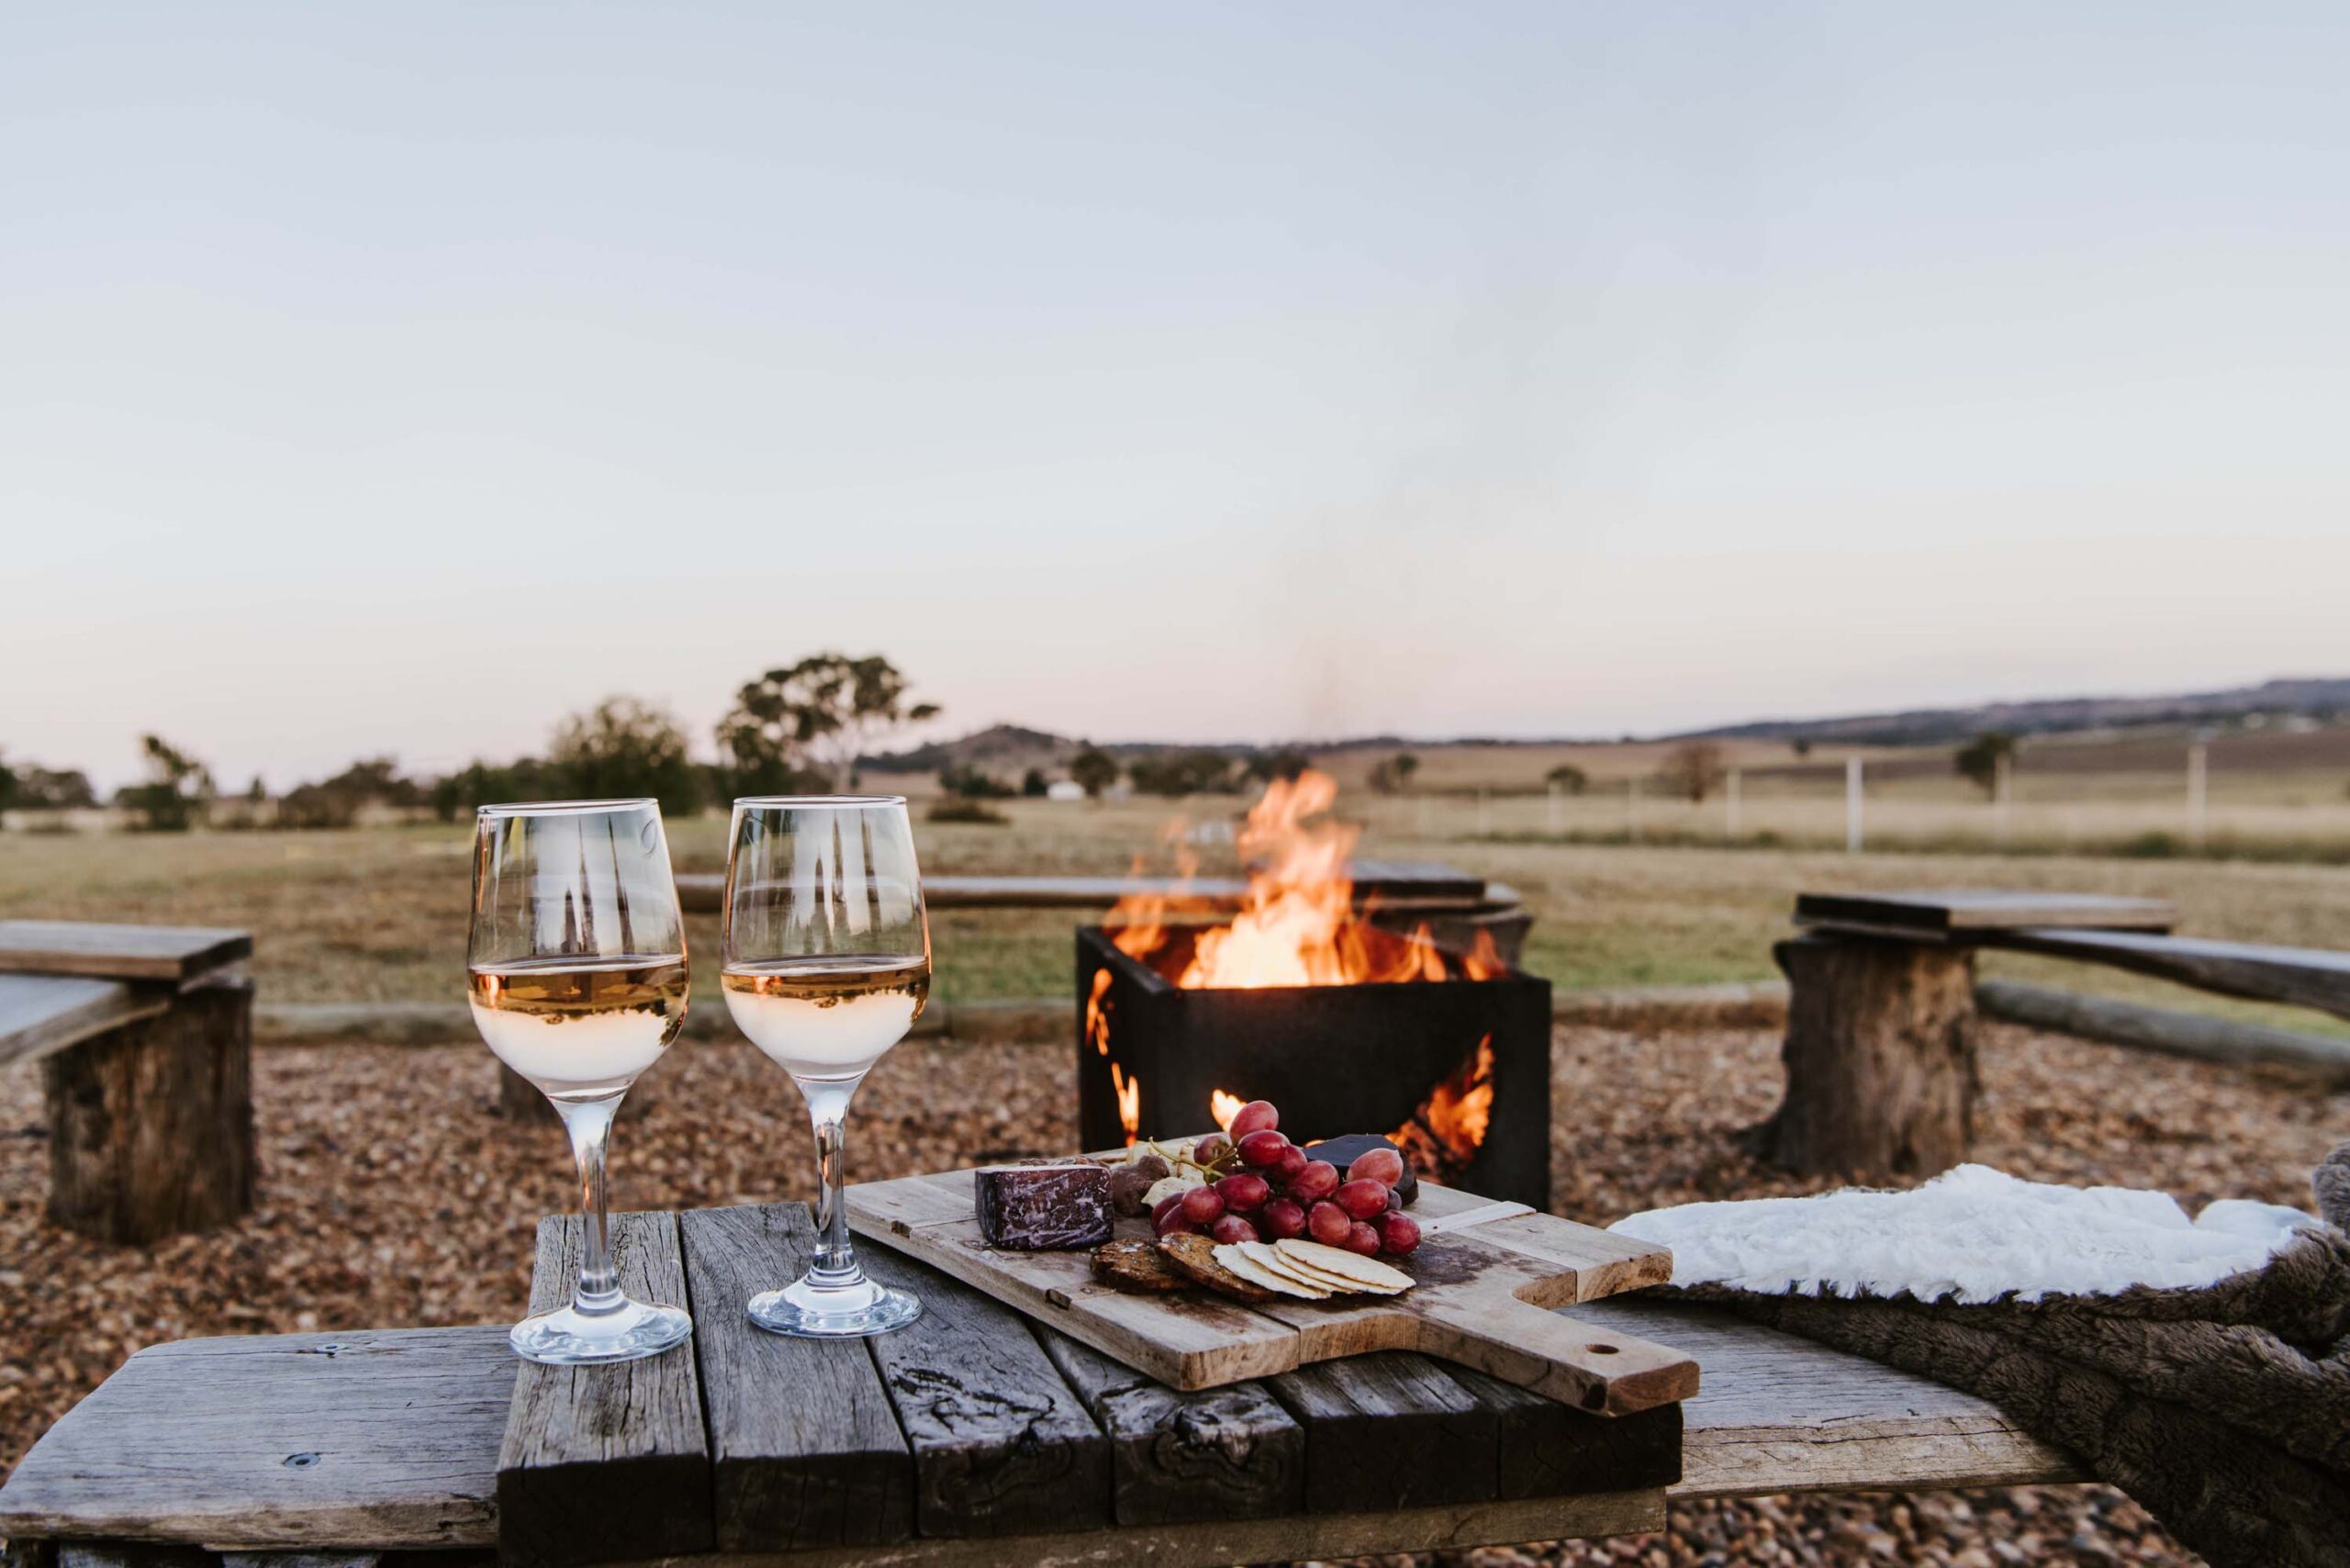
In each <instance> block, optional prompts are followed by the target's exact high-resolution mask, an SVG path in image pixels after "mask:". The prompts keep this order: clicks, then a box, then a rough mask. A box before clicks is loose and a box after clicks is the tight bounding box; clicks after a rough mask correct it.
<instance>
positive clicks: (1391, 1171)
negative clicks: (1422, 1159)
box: [1347, 1148, 1404, 1187]
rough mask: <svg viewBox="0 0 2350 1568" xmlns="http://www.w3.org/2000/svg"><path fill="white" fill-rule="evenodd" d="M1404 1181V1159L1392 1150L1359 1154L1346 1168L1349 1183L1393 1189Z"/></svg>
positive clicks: (1384, 1149)
mask: <svg viewBox="0 0 2350 1568" xmlns="http://www.w3.org/2000/svg"><path fill="white" fill-rule="evenodd" d="M1403 1179H1404V1157H1403V1156H1402V1155H1400V1154H1398V1153H1396V1152H1395V1151H1394V1150H1393V1149H1392V1148H1374V1149H1371V1150H1370V1151H1369V1152H1368V1153H1364V1154H1359V1155H1357V1156H1356V1157H1355V1162H1354V1163H1353V1164H1352V1165H1349V1166H1348V1167H1347V1180H1348V1181H1349V1182H1378V1183H1379V1184H1380V1185H1381V1186H1382V1187H1393V1185H1395V1184H1396V1183H1397V1182H1401V1181H1402V1180H1403Z"/></svg>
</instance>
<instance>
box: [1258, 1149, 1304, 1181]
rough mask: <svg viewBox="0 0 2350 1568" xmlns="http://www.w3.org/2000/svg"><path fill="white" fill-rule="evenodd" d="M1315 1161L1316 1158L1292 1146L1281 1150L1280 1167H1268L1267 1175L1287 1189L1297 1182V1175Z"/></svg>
mask: <svg viewBox="0 0 2350 1568" xmlns="http://www.w3.org/2000/svg"><path fill="white" fill-rule="evenodd" d="M1313 1159H1314V1157H1313V1156H1312V1155H1310V1154H1308V1153H1306V1152H1305V1150H1304V1149H1302V1148H1298V1147H1297V1145H1295V1144H1292V1145H1290V1146H1289V1147H1288V1148H1285V1149H1283V1150H1281V1163H1280V1164H1279V1165H1274V1166H1269V1167H1267V1169H1266V1174H1268V1175H1270V1177H1271V1178H1272V1179H1273V1180H1274V1181H1276V1182H1280V1183H1281V1185H1282V1186H1284V1187H1286V1186H1288V1185H1289V1184H1290V1183H1291V1182H1294V1181H1296V1180H1297V1173H1298V1172H1299V1171H1301V1170H1304V1169H1305V1168H1306V1166H1307V1165H1308V1164H1309V1163H1311V1162H1312V1160H1313Z"/></svg>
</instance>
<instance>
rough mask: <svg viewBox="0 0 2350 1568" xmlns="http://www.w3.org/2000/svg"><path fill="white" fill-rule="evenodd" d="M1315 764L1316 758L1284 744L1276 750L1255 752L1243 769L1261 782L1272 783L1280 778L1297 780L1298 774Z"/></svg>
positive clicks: (1288, 780) (1289, 781) (1291, 780)
mask: <svg viewBox="0 0 2350 1568" xmlns="http://www.w3.org/2000/svg"><path fill="white" fill-rule="evenodd" d="M1313 766H1314V759H1313V758H1312V757H1310V756H1306V755H1305V754H1304V752H1302V751H1299V750H1298V749H1297V748H1295V747H1294V746H1282V747H1281V748H1280V749H1279V750H1276V751H1260V752H1257V753H1254V754H1253V755H1251V756H1249V758H1248V761H1247V762H1246V763H1245V764H1243V765H1242V767H1241V771H1242V772H1243V773H1244V774H1246V775H1247V776H1248V778H1253V779H1255V780H1256V781H1257V782H1258V783H1259V784H1270V783H1271V782H1272V781H1273V780H1274V779H1276V778H1278V779H1280V780H1281V782H1283V783H1285V784H1294V783H1296V782H1297V778H1298V775H1299V774H1301V773H1304V771H1305V770H1306V769H1307V768H1309V767H1313Z"/></svg>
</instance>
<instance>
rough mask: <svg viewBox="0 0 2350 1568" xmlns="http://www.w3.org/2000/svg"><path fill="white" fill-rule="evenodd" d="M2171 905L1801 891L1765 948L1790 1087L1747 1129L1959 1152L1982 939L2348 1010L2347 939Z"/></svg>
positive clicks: (1799, 1147) (1892, 1161) (1815, 1150)
mask: <svg viewBox="0 0 2350 1568" xmlns="http://www.w3.org/2000/svg"><path fill="white" fill-rule="evenodd" d="M2176 920H2177V916H2176V913H2175V911H2174V910H2173V909H2172V907H2171V905H2170V903H2169V902H2168V901H2166V900H2163V899H2140V898H2118V897H2109V896H2105V895H2099V894H2062V893H2042V892H2022V891H2013V890H1995V889H1945V890H1931V891H1921V892H1904V893H1804V894H1801V895H1799V896H1798V897H1797V898H1796V910H1795V923H1796V927H1797V928H1798V933H1799V934H1798V935H1796V936H1794V937H1791V938H1789V939H1787V940H1785V941H1783V942H1780V943H1779V944H1778V945H1777V946H1774V948H1773V949H1772V954H1773V957H1774V958H1776V959H1777V961H1778V964H1779V968H1780V969H1782V970H1784V971H1785V974H1786V977H1787V982H1788V999H1787V1036H1786V1046H1785V1064H1786V1074H1787V1087H1786V1097H1785V1100H1784V1101H1783V1102H1782V1103H1781V1104H1780V1106H1779V1109H1778V1111H1777V1112H1776V1113H1775V1114H1774V1115H1773V1116H1772V1118H1771V1119H1770V1120H1769V1121H1768V1122H1766V1123H1764V1124H1763V1125H1762V1126H1761V1127H1758V1128H1756V1129H1754V1133H1755V1141H1756V1143H1757V1144H1758V1146H1759V1148H1761V1149H1762V1152H1764V1153H1767V1154H1769V1155H1770V1156H1772V1157H1773V1158H1774V1159H1777V1160H1778V1161H1779V1162H1780V1163H1781V1164H1783V1165H1785V1166H1787V1167H1789V1168H1791V1169H1794V1170H1802V1171H1806V1172H1808V1173H1813V1174H1830V1175H1845V1176H1876V1177H1886V1176H1899V1177H1916V1176H1930V1175H1932V1174H1933V1173H1935V1172H1936V1171H1939V1170H1947V1169H1949V1168H1950V1167H1951V1166H1953V1165H1955V1164H1958V1163H1959V1162H1960V1161H1962V1160H1964V1159H1966V1157H1967V1148H1968V1145H1969V1143H1970V1142H1971V1140H1972V1136H1973V1114H1974V1103H1975V1036H1976V1002H1975V954H1976V952H1977V951H1979V950H1980V949H1983V948H1986V947H1991V948H1999V949H2004V950H2008V951H2012V952H2022V953H2038V954H2042V955H2043V956H2046V957H2050V958H2072V959H2076V960H2078V961H2081V962H2084V963H2092V964H2102V965H2106V966H2108V967H2110V968H2114V969H2127V970H2130V971H2132V973H2136V974H2143V975H2150V976H2153V977H2154V978H2155V979H2158V980H2172V981H2176V982H2177V983H2178V984H2181V985H2187V986H2192V987H2194V988H2196V989H2198V990H2201V991H2213V992H2217V993H2219V994H2221V995H2225V996H2235V997H2244V998H2247V999H2250V1000H2253V1001H2258V1002H2286V1003H2289V1004H2292V1005H2296V1006H2301V1007H2309V1008H2314V1009H2317V1010H2318V1011H2321V1012H2324V1013H2330V1014H2333V1015H2334V1016H2336V1017H2342V1018H2350V954H2343V953H2330V952H2322V951H2315V950H2311V949H2307V948H2297V947H2275V946H2263V945H2260V944H2255V943H2247V942H2212V941H2205V940H2200V939H2198V938H2193V937H2184V936H2176V935H2171V930H2172V927H2173V925H2174V924H2176ZM2135 1011H2138V1012H2140V1013H2147V1014H2151V1013H2152V1012H2153V1010H2149V1009H2139V1010H2135ZM2156 1016H2161V1015H2159V1014H2157V1015H2156ZM2180 1044H2181V1048H2185V1042H2184V1040H2182V1041H2181V1042H2180ZM2206 1054H2209V1053H2206ZM2242 1054H2243V1055H2244V1056H2246V1057H2247V1058H2249V1057H2254V1056H2255V1055H2257V1054H2258V1053H2257V1050H2256V1049H2247V1050H2246V1051H2245V1052H2244V1053H2242ZM2270 1054H2271V1055H2272V1056H2273V1055H2274V1054H2275V1052H2274V1051H2273V1050H2272V1051H2271V1052H2270Z"/></svg>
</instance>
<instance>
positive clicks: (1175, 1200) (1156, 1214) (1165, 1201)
mask: <svg viewBox="0 0 2350 1568" xmlns="http://www.w3.org/2000/svg"><path fill="white" fill-rule="evenodd" d="M1182 1201H1183V1194H1182V1193H1168V1194H1167V1195H1166V1196H1165V1197H1163V1198H1161V1199H1159V1200H1158V1202H1157V1203H1155V1204H1151V1205H1150V1223H1151V1224H1153V1225H1157V1224H1158V1222H1159V1221H1160V1220H1163V1219H1165V1218H1166V1217H1167V1211H1168V1210H1169V1209H1171V1208H1174V1207H1175V1206H1176V1205H1177V1204H1181V1202H1182Z"/></svg>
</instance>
